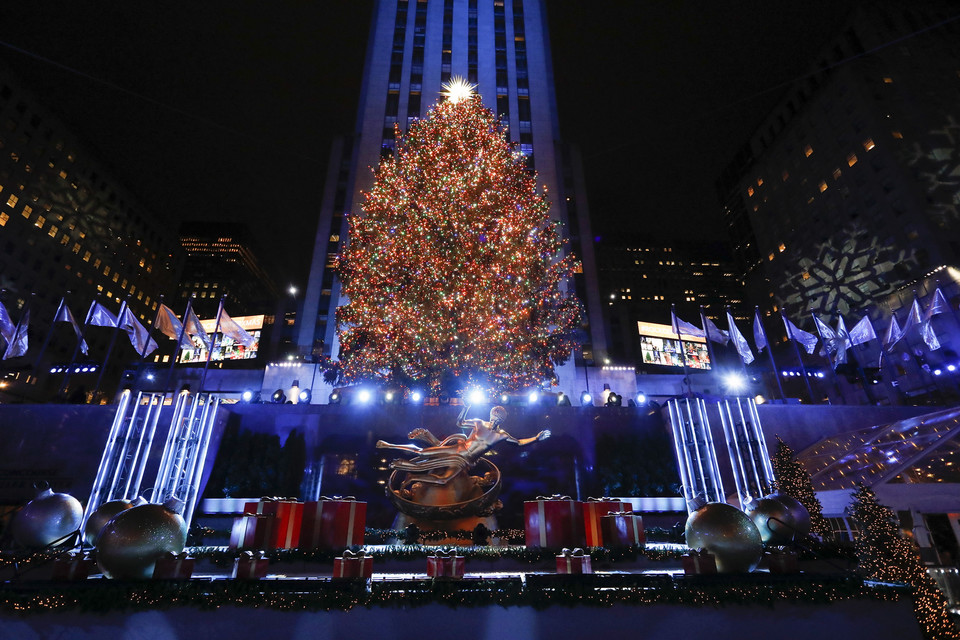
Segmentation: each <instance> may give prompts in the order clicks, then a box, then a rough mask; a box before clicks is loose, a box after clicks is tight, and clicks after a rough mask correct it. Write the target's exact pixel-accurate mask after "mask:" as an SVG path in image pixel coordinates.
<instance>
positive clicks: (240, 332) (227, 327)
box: [220, 308, 257, 348]
mask: <svg viewBox="0 0 960 640" xmlns="http://www.w3.org/2000/svg"><path fill="white" fill-rule="evenodd" d="M220 333H222V334H223V335H225V336H227V337H228V338H233V340H234V342H237V343H239V344H242V345H243V346H245V347H247V348H250V347H252V346H253V345H254V344H256V342H257V339H256V338H254V337H253V336H252V335H250V334H249V333H247V332H246V331H244V329H243V327H241V326H240V325H239V324H237V321H236V320H234V319H233V318H231V317H230V316H229V315H228V314H227V310H226V309H223V308H221V309H220Z"/></svg>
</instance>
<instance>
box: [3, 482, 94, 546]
mask: <svg viewBox="0 0 960 640" xmlns="http://www.w3.org/2000/svg"><path fill="white" fill-rule="evenodd" d="M82 520H83V507H82V506H81V505H80V501H79V500H77V499H76V498H74V497H73V496H71V495H68V494H66V493H54V492H53V491H51V490H50V489H44V490H43V491H41V492H40V493H39V494H38V495H37V497H36V498H34V499H33V500H31V501H30V502H28V503H27V504H26V505H24V507H23V508H22V509H20V511H18V512H17V514H16V516H14V518H13V522H12V523H11V525H10V530H11V533H12V534H13V539H14V540H16V541H17V542H18V543H20V544H21V545H23V546H25V547H30V548H39V547H46V546H47V545H51V544H53V543H54V542H56V541H58V540H61V539H62V538H65V537H66V536H68V535H70V534H71V533H72V532H74V531H76V530H77V529H79V528H80V522H81V521H82ZM63 542H66V540H64V541H63Z"/></svg>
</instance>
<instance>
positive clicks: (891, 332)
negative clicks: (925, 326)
mask: <svg viewBox="0 0 960 640" xmlns="http://www.w3.org/2000/svg"><path fill="white" fill-rule="evenodd" d="M902 337H903V331H902V330H901V329H900V325H899V324H898V323H897V316H896V314H892V315H891V316H890V326H889V327H887V333H886V335H885V336H884V337H883V346H884V347H886V349H887V351H890V350H891V349H893V345H895V344H897V343H898V342H900V338H902Z"/></svg>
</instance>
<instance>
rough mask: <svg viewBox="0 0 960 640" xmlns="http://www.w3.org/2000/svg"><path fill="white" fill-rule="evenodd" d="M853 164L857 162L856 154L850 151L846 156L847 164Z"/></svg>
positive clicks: (849, 165) (850, 165)
mask: <svg viewBox="0 0 960 640" xmlns="http://www.w3.org/2000/svg"><path fill="white" fill-rule="evenodd" d="M855 164H857V154H855V153H851V154H850V155H848V156H847V166H848V167H852V166H853V165H855Z"/></svg>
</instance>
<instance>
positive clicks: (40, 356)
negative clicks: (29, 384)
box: [33, 291, 70, 377]
mask: <svg viewBox="0 0 960 640" xmlns="http://www.w3.org/2000/svg"><path fill="white" fill-rule="evenodd" d="M67 295H70V292H69V291H67ZM66 301H67V296H63V297H61V298H60V305H59V306H58V307H57V311H56V313H54V314H53V321H52V322H51V323H50V328H49V329H47V337H46V338H44V339H43V346H42V347H40V353H38V354H37V359H36V360H35V361H34V363H33V374H34V375H35V376H37V377H39V375H38V372H39V370H40V363H41V362H42V361H43V354H44V352H45V351H46V350H47V347H48V346H50V338H52V337H53V328H54V327H55V326H56V325H57V318H58V317H59V316H60V310H61V309H63V305H65V304H66Z"/></svg>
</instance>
